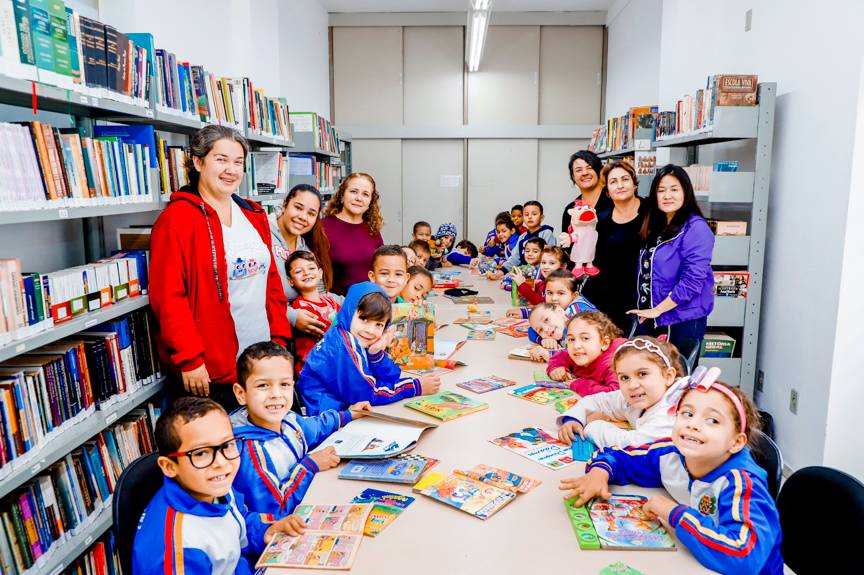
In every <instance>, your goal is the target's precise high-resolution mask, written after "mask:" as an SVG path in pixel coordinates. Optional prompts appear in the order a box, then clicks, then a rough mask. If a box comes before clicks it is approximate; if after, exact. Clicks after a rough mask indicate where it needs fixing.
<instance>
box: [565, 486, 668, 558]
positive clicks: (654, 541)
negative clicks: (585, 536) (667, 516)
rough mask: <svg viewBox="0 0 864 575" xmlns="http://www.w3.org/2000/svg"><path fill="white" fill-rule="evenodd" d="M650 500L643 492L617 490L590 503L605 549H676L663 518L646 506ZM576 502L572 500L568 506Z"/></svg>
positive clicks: (589, 507) (589, 513) (589, 511)
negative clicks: (615, 492)
mask: <svg viewBox="0 0 864 575" xmlns="http://www.w3.org/2000/svg"><path fill="white" fill-rule="evenodd" d="M646 501H648V498H647V497H643V496H641V495H622V494H614V493H613V494H612V497H611V498H609V499H600V498H597V499H594V500H593V501H592V502H591V503H589V504H588V506H587V508H588V515H589V517H590V519H591V522H592V524H593V526H594V530H595V531H596V533H597V538H598V540H599V542H600V548H601V549H630V550H634V549H638V550H640V551H674V550H675V548H676V547H675V542H674V541H673V540H672V537H671V536H670V535H669V533H668V532H667V531H666V529H665V528H664V527H663V525H662V524H661V523H660V521H659V520H658V519H657V518H655V517H651V516H649V515H648V514H647V513H645V511H643V510H642V506H643V505H644V504H645V502H646ZM573 503H575V501H573V500H572V499H571V500H569V501H568V506H569V507H572V504H573Z"/></svg>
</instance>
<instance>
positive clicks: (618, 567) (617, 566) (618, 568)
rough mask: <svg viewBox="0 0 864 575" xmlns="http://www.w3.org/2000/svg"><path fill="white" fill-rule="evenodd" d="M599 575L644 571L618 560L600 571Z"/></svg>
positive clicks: (631, 574)
mask: <svg viewBox="0 0 864 575" xmlns="http://www.w3.org/2000/svg"><path fill="white" fill-rule="evenodd" d="M597 575H642V572H641V571H637V570H636V569H634V568H632V567H630V566H629V565H626V564H624V563H622V562H621V561H616V562H615V563H610V564H609V565H607V566H606V567H604V568H603V569H601V570H600V571H598V572H597Z"/></svg>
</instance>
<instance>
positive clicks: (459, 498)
mask: <svg viewBox="0 0 864 575" xmlns="http://www.w3.org/2000/svg"><path fill="white" fill-rule="evenodd" d="M414 491H416V492H417V493H420V494H421V495H425V496H427V497H431V498H432V499H436V500H438V501H440V502H441V503H446V504H447V505H450V506H451V507H455V508H456V509H459V510H460V511H464V512H465V513H470V514H471V515H473V516H474V517H477V518H479V519H488V518H489V517H491V516H492V515H494V514H495V513H496V512H498V511H499V510H500V509H501V508H502V507H504V506H505V505H507V504H508V503H510V502H511V501H513V500H514V499H516V494H515V493H511V492H510V491H507V490H505V489H501V488H498V487H495V486H494V485H489V484H487V483H483V482H482V481H478V480H476V479H473V478H471V477H466V476H465V475H462V474H460V473H458V472H457V473H453V474H451V475H449V476H446V475H444V474H443V473H429V474H428V475H426V477H424V478H423V479H422V480H421V481H420V483H418V484H417V485H415V486H414Z"/></svg>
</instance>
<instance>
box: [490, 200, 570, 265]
mask: <svg viewBox="0 0 864 575" xmlns="http://www.w3.org/2000/svg"><path fill="white" fill-rule="evenodd" d="M523 213H524V215H525V226H526V228H527V230H528V231H526V232H525V233H524V234H522V235H521V236H519V240H518V241H517V242H516V249H514V250H513V253H511V254H510V259H508V260H507V261H506V262H504V263H503V264H501V269H500V270H499V272H498V273H497V274H493V275H495V277H490V279H499V278H500V277H502V276H503V275H504V274H505V273H507V272H509V271H510V270H511V269H513V268H514V267H515V266H518V265H524V264H525V242H526V241H528V240H530V239H531V238H543V240H544V241H545V242H546V245H549V246H554V245H556V243H555V231H554V230H553V229H552V226H547V225H544V224H543V204H541V203H540V202H538V201H535V200H531V201H530V202H525V207H524V208H523Z"/></svg>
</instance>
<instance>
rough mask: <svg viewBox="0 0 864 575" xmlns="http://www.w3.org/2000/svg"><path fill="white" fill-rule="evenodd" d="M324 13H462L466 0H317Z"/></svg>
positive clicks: (510, 7) (589, 0)
mask: <svg viewBox="0 0 864 575" xmlns="http://www.w3.org/2000/svg"><path fill="white" fill-rule="evenodd" d="M318 1H319V2H320V3H321V5H322V6H324V8H326V9H327V11H328V12H464V11H465V10H467V9H468V5H469V0H318ZM613 3H614V0H492V10H493V11H499V12H579V11H583V10H608V9H609V7H610V6H611V5H612V4H613Z"/></svg>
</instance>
